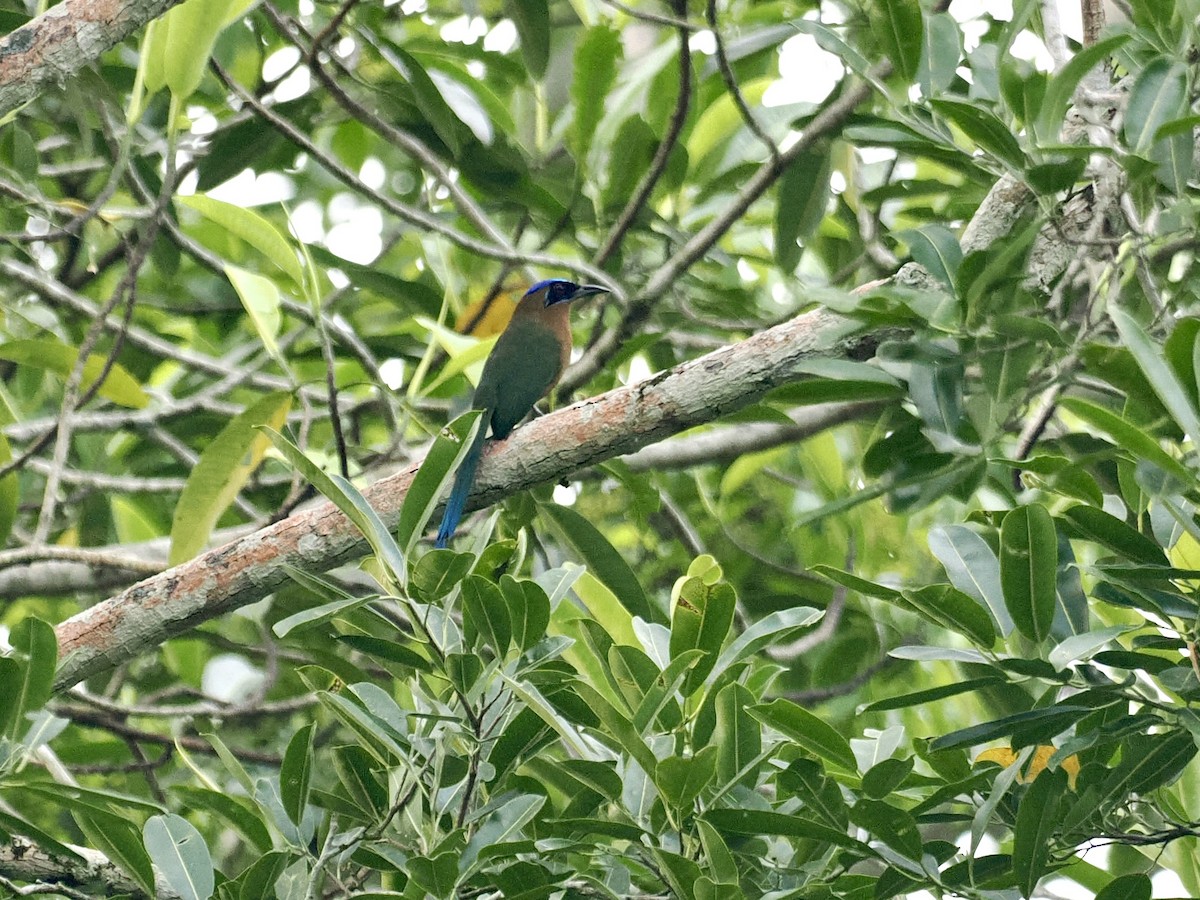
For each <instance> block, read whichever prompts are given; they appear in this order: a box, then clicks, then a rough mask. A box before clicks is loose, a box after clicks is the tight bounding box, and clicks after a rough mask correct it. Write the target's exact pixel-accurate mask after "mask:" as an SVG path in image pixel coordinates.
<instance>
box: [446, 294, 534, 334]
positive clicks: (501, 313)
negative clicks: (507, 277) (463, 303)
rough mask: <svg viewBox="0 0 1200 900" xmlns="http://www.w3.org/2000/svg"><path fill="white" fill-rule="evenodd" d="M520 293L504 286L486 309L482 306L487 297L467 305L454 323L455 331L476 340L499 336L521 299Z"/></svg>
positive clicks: (483, 296)
mask: <svg viewBox="0 0 1200 900" xmlns="http://www.w3.org/2000/svg"><path fill="white" fill-rule="evenodd" d="M520 291H521V288H519V287H508V286H505V287H504V289H503V290H502V291H501V292H500V293H499V294H498V295H496V296H495V297H493V298H492V299H491V300H490V301H489V302H488V304H487V308H486V309H484V305H483V304H484V301H485V300H487V295H486V294H483V295H481V296H480V298H479V299H478V300H476V301H475V302H474V303H471V304H469V305H468V306H467V308H466V309H464V310H463V311H462V312H461V313H460V314H459V316H458V320H457V321H456V322H455V323H454V328H455V330H456V331H458V332H459V333H460V334H469V335H471V337H477V338H486V337H491V336H492V335H494V334H499V333H500V332H502V331H503V330H504V329H505V328H506V327H507V326H508V321H509V319H511V318H512V315H513V310H515V309H516V308H517V301H518V300H520V299H521V293H520ZM480 313H482V315H480Z"/></svg>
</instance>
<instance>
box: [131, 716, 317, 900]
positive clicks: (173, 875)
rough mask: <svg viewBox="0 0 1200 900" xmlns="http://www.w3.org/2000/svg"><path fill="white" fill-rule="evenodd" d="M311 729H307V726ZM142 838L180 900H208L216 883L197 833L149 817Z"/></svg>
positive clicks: (182, 822)
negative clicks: (182, 899) (181, 899)
mask: <svg viewBox="0 0 1200 900" xmlns="http://www.w3.org/2000/svg"><path fill="white" fill-rule="evenodd" d="M310 727H311V726H310ZM142 835H143V838H144V840H145V843H146V850H147V852H148V853H149V854H150V858H151V859H152V860H154V864H155V865H156V866H157V867H158V870H159V871H160V872H162V875H163V878H164V879H165V880H166V882H167V884H169V885H170V886H171V887H172V888H173V889H174V890H175V892H176V893H177V894H178V895H179V896H180V897H182V898H184V900H208V898H209V897H211V896H212V894H213V889H214V887H215V886H216V881H215V878H214V876H213V864H212V858H211V857H210V856H209V853H208V847H207V846H205V843H204V838H203V837H201V836H200V832H199V831H197V830H196V829H195V827H193V826H192V824H191V823H190V822H188V820H187V819H184V818H181V817H179V816H177V815H174V814H168V815H165V816H151V817H150V818H149V819H147V820H146V825H145V828H143V829H142Z"/></svg>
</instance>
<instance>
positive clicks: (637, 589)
mask: <svg viewBox="0 0 1200 900" xmlns="http://www.w3.org/2000/svg"><path fill="white" fill-rule="evenodd" d="M540 509H541V510H542V511H543V512H545V513H546V514H547V515H548V516H549V517H550V519H551V520H552V521H553V522H554V524H555V525H557V526H558V527H559V529H561V531H562V534H563V536H564V537H565V538H566V539H567V541H568V542H569V543H570V544H571V545H572V546H574V547H575V549H576V550H578V551H579V554H580V556H582V557H583V559H582V562H584V563H585V564H586V565H587V567H588V569H589V570H590V571H591V573H592V574H593V575H595V576H596V577H597V578H599V579H600V581H602V582H604V584H606V585H607V586H608V588H609V589H610V590H611V591H612V592H613V594H614V595H615V596H616V598H617V599H618V600H619V601H620V602H621V605H622V606H624V607H625V608H626V609H627V610H629V612H630V613H631V614H633V615H635V616H641V617H642V618H643V619H645V620H646V621H647V622H653V621H656V620H657V619H656V616H655V614H654V611H653V609H652V608H651V606H650V601H649V600H648V599H647V598H646V592H645V590H643V588H642V584H641V582H640V581H638V577H637V575H636V574H635V573H634V571H633V569H632V568H630V566H629V563H628V562H627V561H626V560H625V557H624V556H622V555H621V554H620V553H619V552H618V551H617V549H616V548H615V547H613V545H612V544H610V543H609V542H608V538H606V537H605V536H604V535H603V534H601V533H600V530H599V529H598V528H596V526H595V525H593V524H592V523H591V522H589V521H588V520H587V519H585V518H584V517H583V516H581V515H580V514H579V513H577V512H576V511H575V510H573V509H571V508H570V507H568V506H560V505H559V504H557V503H548V504H545V505H543V506H541V507H540Z"/></svg>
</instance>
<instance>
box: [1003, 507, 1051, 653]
mask: <svg viewBox="0 0 1200 900" xmlns="http://www.w3.org/2000/svg"><path fill="white" fill-rule="evenodd" d="M1057 568H1058V537H1057V535H1056V534H1055V531H1054V520H1053V519H1051V518H1050V513H1048V512H1046V508H1045V507H1044V506H1042V505H1040V504H1037V503H1034V504H1031V505H1029V506H1020V507H1017V508H1016V509H1014V510H1012V511H1011V512H1009V513H1008V514H1007V515H1005V517H1004V523H1003V525H1001V527H1000V583H1001V585H1002V586H1003V588H1004V603H1005V605H1006V606H1007V607H1008V612H1009V614H1010V615H1011V616H1012V619H1013V623H1014V624H1015V625H1016V626H1017V630H1018V631H1020V632H1021V634H1023V635H1025V636H1026V637H1027V638H1029V639H1030V640H1032V641H1035V642H1037V643H1041V642H1042V641H1044V640H1045V639H1046V638H1047V637H1048V636H1049V634H1050V626H1051V624H1052V623H1053V622H1054V607H1055V598H1056V596H1057V582H1056V578H1055V573H1056V570H1057Z"/></svg>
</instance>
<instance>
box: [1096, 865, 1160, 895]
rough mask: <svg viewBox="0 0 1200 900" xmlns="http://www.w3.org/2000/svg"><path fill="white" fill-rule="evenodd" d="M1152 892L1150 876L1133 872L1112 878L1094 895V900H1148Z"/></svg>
mask: <svg viewBox="0 0 1200 900" xmlns="http://www.w3.org/2000/svg"><path fill="white" fill-rule="evenodd" d="M1153 891H1154V886H1153V884H1152V882H1151V881H1150V876H1149V875H1146V874H1144V873H1142V872H1135V873H1134V874H1132V875H1120V876H1118V877H1116V878H1114V879H1113V880H1112V881H1110V882H1109V883H1108V885H1107V886H1106V887H1105V888H1104V890H1102V891H1100V893H1098V894H1097V895H1096V900H1150V898H1151V897H1152V896H1153Z"/></svg>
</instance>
